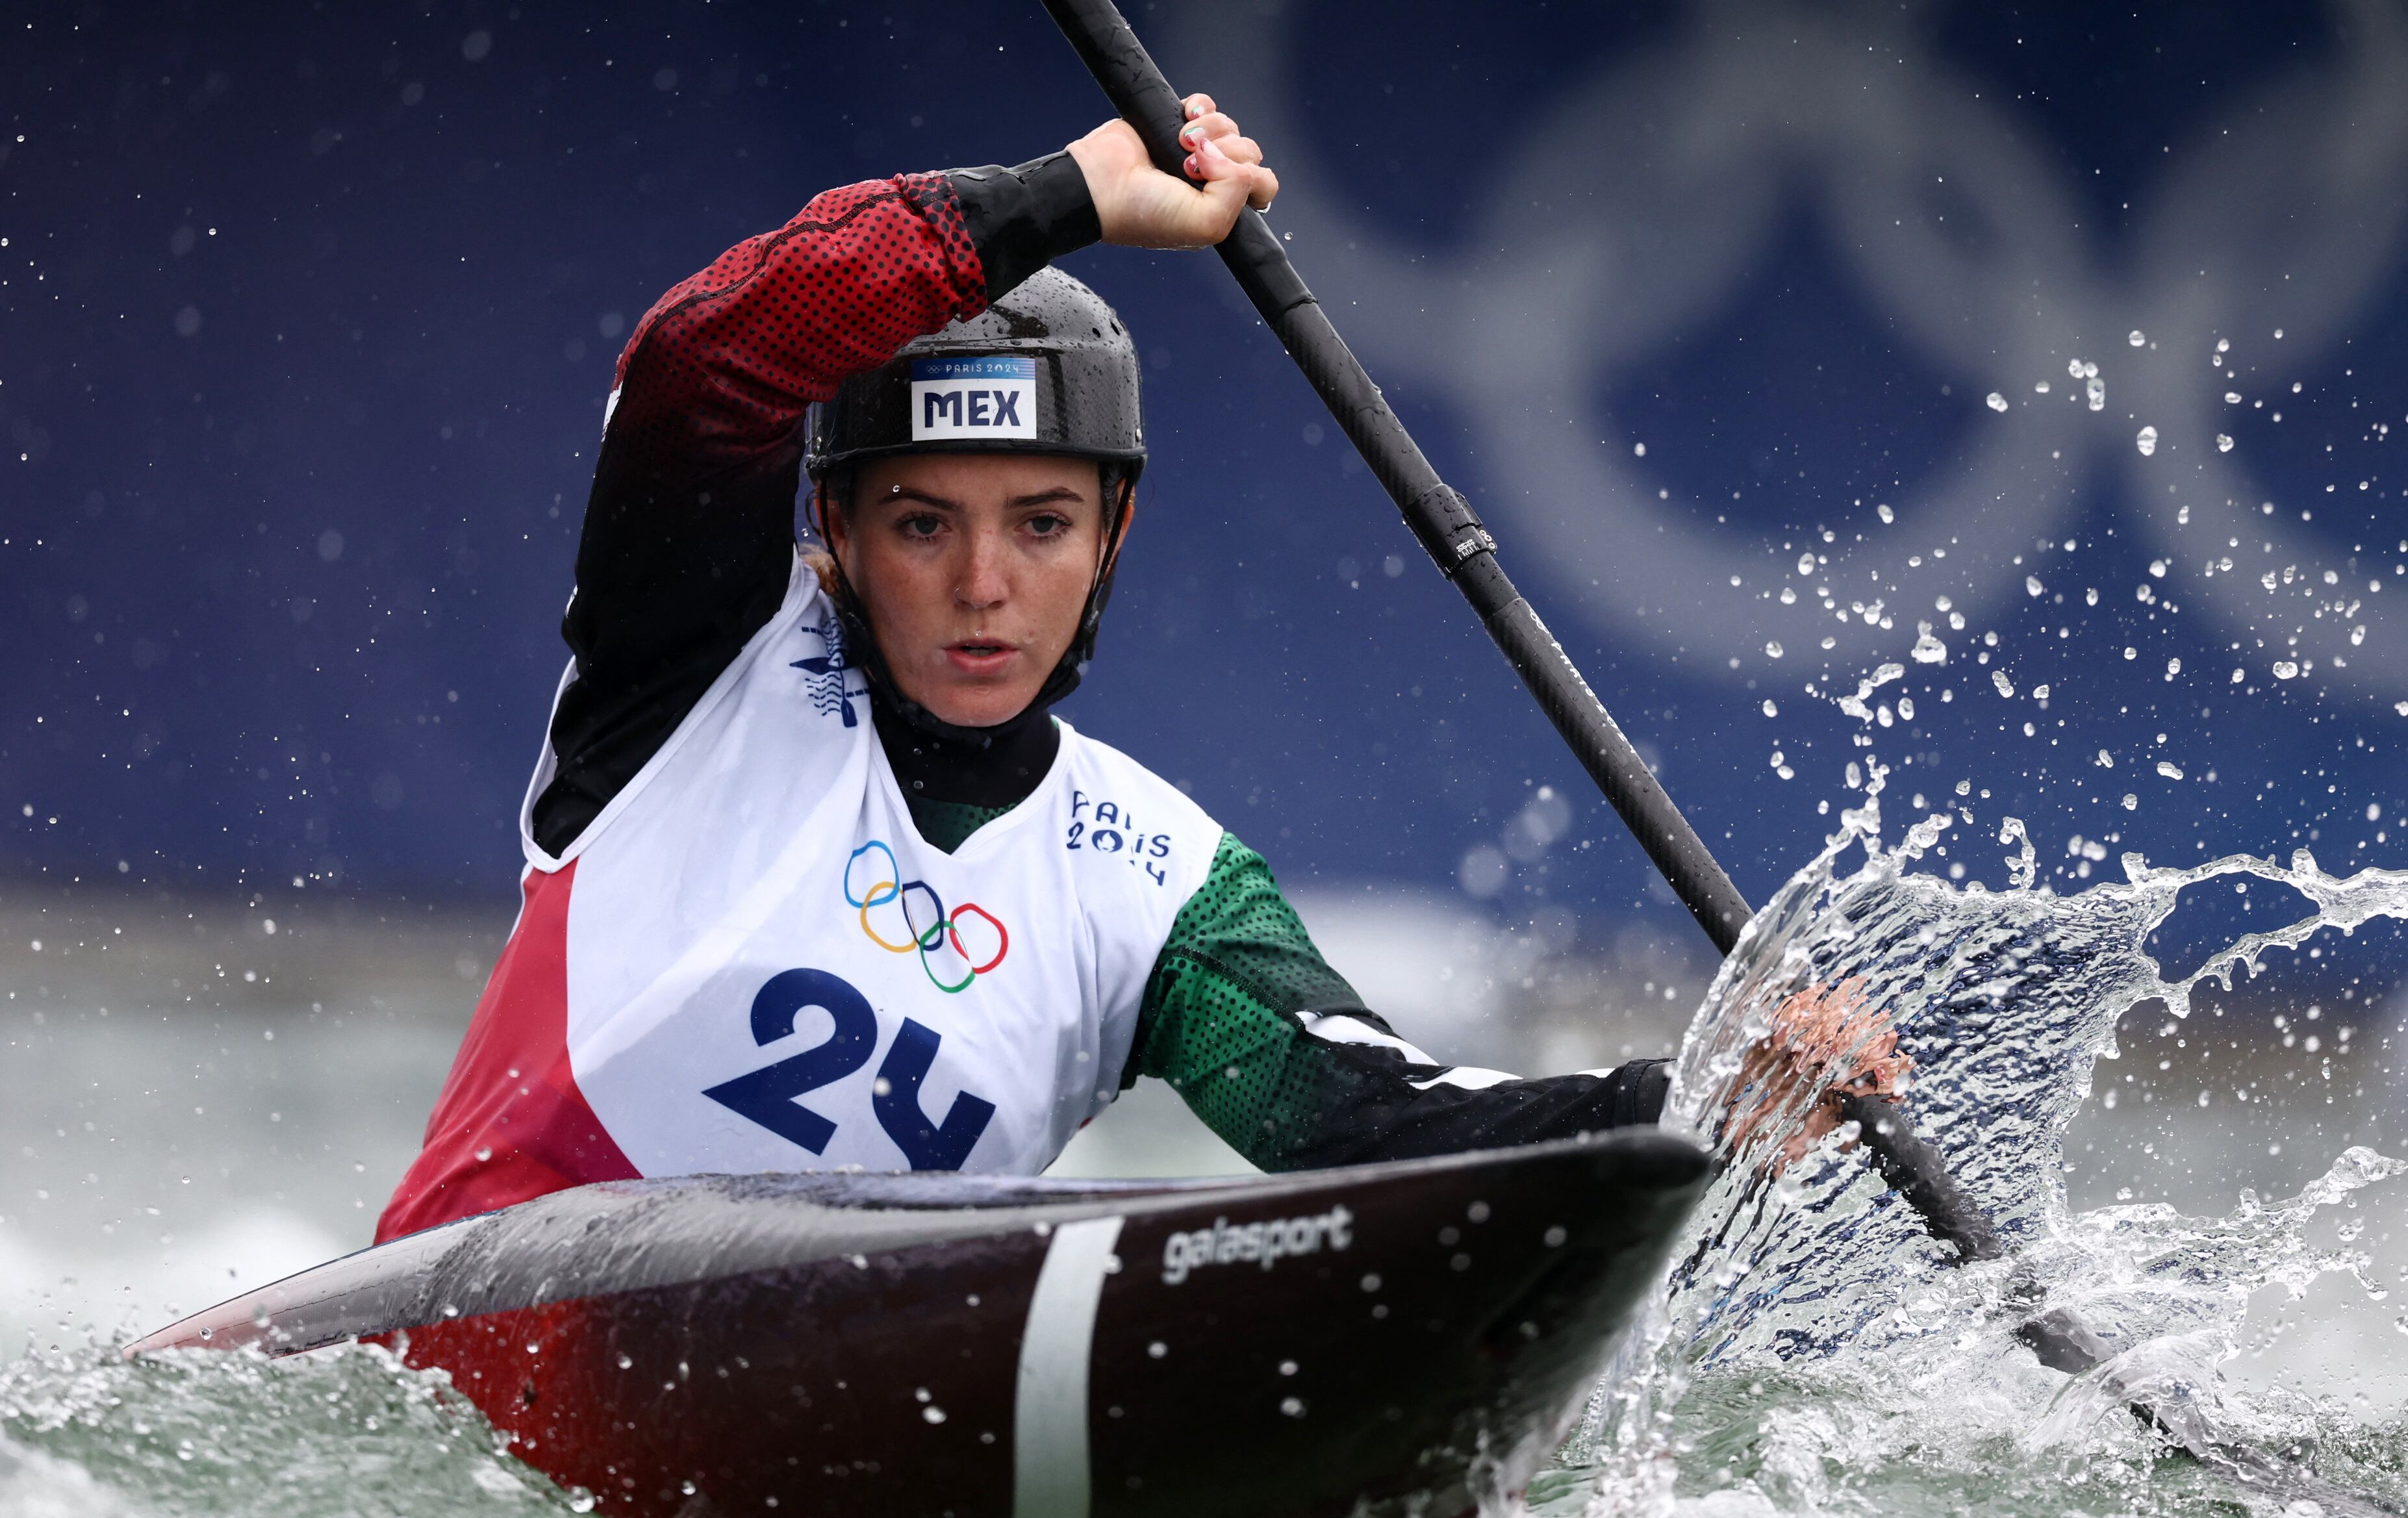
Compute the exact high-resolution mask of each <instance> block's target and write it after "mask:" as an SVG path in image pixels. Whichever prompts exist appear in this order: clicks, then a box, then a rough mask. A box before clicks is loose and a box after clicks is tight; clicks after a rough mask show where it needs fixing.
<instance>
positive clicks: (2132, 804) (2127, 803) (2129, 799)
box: [2124, 791, 2141, 811]
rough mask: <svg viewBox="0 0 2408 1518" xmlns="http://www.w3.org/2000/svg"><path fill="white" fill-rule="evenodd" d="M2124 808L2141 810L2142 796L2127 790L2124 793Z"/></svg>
mask: <svg viewBox="0 0 2408 1518" xmlns="http://www.w3.org/2000/svg"><path fill="white" fill-rule="evenodd" d="M2124 809H2125V810H2126V811H2138V810H2140V809H2141V798H2140V797H2139V796H2136V795H2133V794H2132V793H2131V792H2129V791H2127V792H2125V793H2124Z"/></svg>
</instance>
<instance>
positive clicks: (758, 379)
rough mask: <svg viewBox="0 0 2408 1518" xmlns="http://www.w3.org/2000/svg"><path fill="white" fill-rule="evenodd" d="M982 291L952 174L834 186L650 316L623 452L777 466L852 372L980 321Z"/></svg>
mask: <svg viewBox="0 0 2408 1518" xmlns="http://www.w3.org/2000/svg"><path fill="white" fill-rule="evenodd" d="M984 280H985V271H984V269H983V268H982V265H981V264H980V261H979V252H978V249H977V248H976V247H975V246H974V245H973V244H972V242H971V240H970V235H969V230H968V226H967V224H966V223H965V222H964V220H963V216H962V208H961V203H960V201H959V200H958V199H957V198H956V197H955V195H954V193H953V188H952V186H951V185H949V184H948V183H947V182H946V180H945V179H944V177H943V176H942V175H937V174H907V175H903V176H900V177H898V178H896V179H872V180H869V181H867V182H866V183H862V184H852V185H846V186H845V187H843V188H842V189H839V190H830V191H828V192H827V193H824V194H822V195H819V196H817V197H815V198H814V199H813V200H812V201H811V203H810V205H808V206H806V207H804V208H803V209H802V213H801V214H800V215H798V216H796V218H795V219H794V220H793V221H791V222H787V223H786V224H785V225H784V226H782V227H780V228H779V229H778V230H777V231H775V232H770V233H765V234H763V235H762V236H757V237H748V238H746V239H745V240H744V241H742V242H740V243H738V244H737V245H736V246H735V247H733V248H730V249H729V250H728V251H726V252H724V253H722V254H721V255H720V256H719V257H718V258H717V259H716V260H715V261H714V262H713V263H712V264H711V265H710V267H709V268H707V269H704V270H703V271H702V272H701V273H699V274H696V275H695V276H694V277H693V278H691V279H686V280H684V281H682V282H681V283H680V284H678V285H677V286H676V287H675V288H673V289H672V290H670V291H669V293H668V294H666V295H663V296H662V297H661V298H660V300H659V302H658V303H657V304H655V305H654V306H653V307H652V309H651V310H650V311H647V312H646V313H645V314H644V318H643V320H642V321H641V322H638V323H637V325H636V331H635V335H634V336H633V337H630V338H629V339H628V340H627V347H626V351H624V353H622V354H621V355H620V358H619V371H618V381H617V386H616V388H617V389H618V392H619V403H618V406H617V408H616V409H615V410H614V411H613V412H612V415H611V419H610V435H611V438H612V441H613V442H614V443H616V444H618V445H619V446H620V447H621V448H622V449H623V450H624V451H628V452H633V453H637V454H640V455H641V456H643V457H644V458H645V459H647V460H649V461H653V462H655V463H656V464H658V465H665V466H667V467H668V468H669V469H671V470H672V471H673V472H681V469H680V468H679V466H681V465H682V466H686V467H691V466H693V465H704V466H706V467H714V468H724V467H727V466H730V465H738V466H740V465H744V464H746V463H750V462H765V461H767V460H769V459H772V458H774V457H775V456H776V455H777V454H779V453H780V452H781V451H784V450H789V449H793V448H795V447H797V446H798V442H799V439H798V438H797V436H796V434H797V429H798V428H799V427H800V425H801V422H802V413H803V409H804V408H805V407H806V406H808V405H809V404H810V403H811V402H812V401H821V400H826V399H827V398H828V397H829V396H831V395H833V394H836V387H837V382H838V381H839V380H842V379H843V378H844V377H845V376H847V375H850V374H858V373H860V372H861V371H862V370H864V369H870V368H875V367H877V366H878V365H881V364H883V363H884V362H886V360H887V359H889V358H891V357H892V356H894V353H895V351H896V349H898V348H901V347H902V346H903V345H904V344H905V343H907V342H910V340H911V339H912V338H914V337H920V336H921V335H923V334H925V333H929V332H934V331H936V330H937V329H938V328H939V327H941V326H943V325H944V324H945V323H946V322H951V321H953V320H954V319H955V318H958V317H968V316H975V315H977V314H978V313H979V312H980V311H982V310H984V309H985V308H986V294H985V289H984ZM624 462H633V461H632V460H628V461H624Z"/></svg>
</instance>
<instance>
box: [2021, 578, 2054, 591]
mask: <svg viewBox="0 0 2408 1518" xmlns="http://www.w3.org/2000/svg"><path fill="white" fill-rule="evenodd" d="M2024 594H2026V595H2045V594H2048V587H2047V586H2045V585H2043V584H2042V583H2041V582H2040V576H2038V575H2026V576H2024Z"/></svg>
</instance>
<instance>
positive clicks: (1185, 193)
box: [1070, 94, 1279, 248]
mask: <svg viewBox="0 0 2408 1518" xmlns="http://www.w3.org/2000/svg"><path fill="white" fill-rule="evenodd" d="M1182 105H1183V107H1184V109H1185V110H1186V113H1187V124H1186V126H1184V127H1183V128H1182V129H1181V131H1180V135H1179V140H1180V142H1181V144H1182V145H1183V146H1184V147H1185V148H1186V149H1187V150H1188V153H1187V169H1188V172H1189V173H1191V174H1194V175H1196V176H1197V178H1199V179H1202V180H1203V181H1204V185H1203V188H1202V190H1201V191H1199V190H1198V189H1197V187H1196V186H1195V185H1194V184H1191V183H1189V182H1188V181H1187V180H1185V179H1178V178H1174V177H1173V176H1171V175H1168V174H1165V173H1163V172H1162V171H1161V170H1160V169H1158V168H1155V167H1154V160H1153V159H1151V158H1149V157H1147V156H1146V151H1145V144H1144V143H1143V142H1141V141H1140V140H1139V139H1138V135H1137V129H1136V128H1134V127H1132V126H1130V125H1129V124H1128V123H1127V122H1124V121H1119V120H1117V119H1116V120H1113V121H1109V122H1105V123H1104V124H1103V125H1101V126H1099V127H1097V128H1096V129H1095V130H1094V131H1093V132H1090V133H1088V134H1087V135H1086V136H1083V137H1081V138H1080V139H1079V140H1078V141H1076V142H1074V143H1072V144H1070V156H1071V157H1072V158H1074V159H1076V160H1078V164H1079V170H1080V172H1081V173H1082V174H1083V175H1085V176H1086V179H1087V193H1088V194H1089V195H1090V196H1091V197H1093V198H1094V200H1095V202H1096V220H1097V222H1098V223H1100V224H1101V225H1102V227H1103V229H1104V240H1105V241H1106V242H1114V243H1119V244H1121V245H1122V246H1123V247H1127V248H1210V247H1211V246H1212V245H1213V244H1214V243H1217V242H1219V241H1220V240H1221V239H1222V238H1223V237H1226V236H1228V235H1229V229H1230V228H1231V227H1233V226H1236V225H1237V224H1238V213H1239V212H1240V211H1241V210H1243V209H1244V208H1246V207H1248V206H1252V207H1254V209H1256V210H1267V209H1269V207H1270V203H1271V199H1272V197H1273V196H1275V195H1277V194H1278V193H1279V176H1278V175H1276V174H1273V173H1272V172H1271V171H1270V170H1269V169H1267V168H1265V167H1263V150H1262V148H1261V147H1260V146H1259V145H1257V144H1256V143H1255V142H1254V139H1253V138H1252V137H1248V136H1240V134H1239V132H1238V123H1237V122H1233V121H1231V120H1230V119H1229V118H1228V117H1227V116H1226V115H1224V114H1223V113H1222V112H1221V110H1220V108H1219V107H1216V106H1214V105H1213V104H1212V97H1211V95H1208V94H1192V95H1189V96H1188V97H1187V98H1186V100H1185V101H1183V102H1182Z"/></svg>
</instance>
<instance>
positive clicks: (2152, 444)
mask: <svg viewBox="0 0 2408 1518" xmlns="http://www.w3.org/2000/svg"><path fill="white" fill-rule="evenodd" d="M2132 441H2133V442H2134V444H2135V445H2136V446H2138V447H2139V449H2140V450H2141V457H2143V458H2144V459H2145V458H2147V457H2148V456H2149V455H2150V454H2152V453H2155V452H2156V451H2157V428H2155V427H2143V428H2142V429H2141V432H2140V436H2139V437H2135V438H2133V439H2132Z"/></svg>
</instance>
